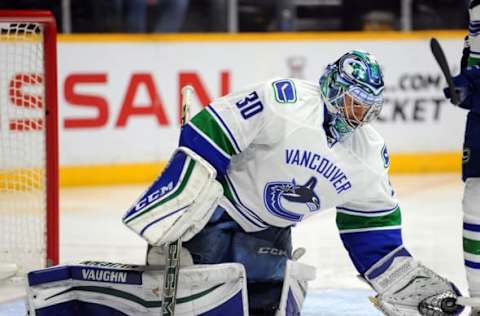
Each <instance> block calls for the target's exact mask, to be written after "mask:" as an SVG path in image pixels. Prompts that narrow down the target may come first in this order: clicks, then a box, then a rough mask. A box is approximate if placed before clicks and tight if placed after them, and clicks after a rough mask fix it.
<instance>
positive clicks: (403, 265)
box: [365, 247, 463, 316]
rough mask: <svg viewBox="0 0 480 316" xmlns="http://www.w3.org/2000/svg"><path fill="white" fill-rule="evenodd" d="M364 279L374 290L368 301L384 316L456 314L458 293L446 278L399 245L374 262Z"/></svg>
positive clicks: (445, 315) (459, 307)
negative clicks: (373, 294)
mask: <svg viewBox="0 0 480 316" xmlns="http://www.w3.org/2000/svg"><path fill="white" fill-rule="evenodd" d="M365 278H366V279H367V281H368V282H369V283H370V285H371V286H372V288H373V289H374V290H375V291H376V292H377V293H378V295H377V296H375V297H372V298H371V301H372V302H373V303H374V305H375V307H377V308H378V309H379V310H380V311H382V312H383V313H384V314H385V315H388V316H397V315H402V316H403V315H405V316H410V315H411V316H414V315H419V313H420V315H436V316H447V315H459V314H460V313H461V312H462V310H463V307H461V306H458V305H456V304H455V302H456V298H457V297H458V296H459V295H460V294H459V292H458V290H457V288H456V287H455V286H454V285H453V284H452V283H451V282H449V281H448V280H446V279H444V278H442V277H440V276H439V275H438V274H436V273H435V272H433V271H432V270H430V269H428V268H427V267H425V266H423V265H422V264H421V263H420V262H418V261H417V260H415V259H414V258H412V257H411V256H410V254H409V253H408V252H407V251H406V250H405V248H403V247H399V248H398V249H396V250H394V251H392V252H391V253H390V254H388V255H387V256H385V257H384V258H382V259H381V260H380V261H379V262H377V263H375V264H374V265H373V266H372V267H370V269H368V271H367V272H365Z"/></svg>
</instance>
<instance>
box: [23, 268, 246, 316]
mask: <svg viewBox="0 0 480 316" xmlns="http://www.w3.org/2000/svg"><path fill="white" fill-rule="evenodd" d="M163 275H164V271H163V270H155V268H152V267H148V266H131V265H124V264H116V263H108V262H86V263H83V264H79V265H68V266H57V267H53V268H48V269H44V270H39V271H34V272H31V273H29V274H28V288H27V309H28V315H32V316H34V315H36V316H47V315H48V316H85V315H91V316H107V315H108V316H126V315H128V316H154V315H155V316H158V315H161V306H162V301H161V298H162V284H163ZM177 294H178V295H177V305H176V309H175V310H176V313H177V314H178V315H182V316H194V315H200V314H201V315H205V316H208V315H232V316H248V298H247V293H246V277H245V270H244V268H243V266H242V265H240V264H237V263H225V264H218V265H201V266H190V267H184V268H181V269H180V274H179V283H178V293H177Z"/></svg>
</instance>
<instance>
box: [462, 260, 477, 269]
mask: <svg viewBox="0 0 480 316" xmlns="http://www.w3.org/2000/svg"><path fill="white" fill-rule="evenodd" d="M465 266H466V267H469V268H472V269H480V263H478V262H473V261H470V260H465Z"/></svg>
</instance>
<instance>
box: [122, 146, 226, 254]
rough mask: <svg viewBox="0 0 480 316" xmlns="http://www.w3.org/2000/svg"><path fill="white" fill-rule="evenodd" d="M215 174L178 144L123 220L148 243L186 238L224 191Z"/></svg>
mask: <svg viewBox="0 0 480 316" xmlns="http://www.w3.org/2000/svg"><path fill="white" fill-rule="evenodd" d="M215 177H216V171H215V169H214V168H213V167H212V166H211V165H210V164H209V163H208V162H207V161H205V160H204V159H203V158H201V157H200V156H198V155H197V154H195V153H194V152H193V151H191V150H189V149H188V148H183V147H180V148H179V149H178V150H177V151H176V152H175V153H174V155H173V157H172V159H171V160H170V162H169V164H168V166H167V167H166V168H165V170H164V171H163V172H162V174H161V175H160V177H159V178H158V179H157V180H156V181H155V182H154V183H153V185H152V186H151V187H150V188H149V189H148V190H147V191H146V192H145V193H144V194H143V195H142V197H141V198H140V199H139V200H138V202H137V203H136V204H135V205H134V206H133V207H132V208H131V209H130V210H129V211H128V212H127V213H126V214H125V216H124V217H123V222H124V223H125V225H127V226H128V227H129V228H130V229H132V230H133V231H134V232H136V233H137V234H138V235H140V236H141V237H143V238H144V239H146V240H147V242H148V243H149V244H151V245H157V246H161V245H165V244H168V243H171V242H173V241H176V240H178V239H180V238H181V239H182V240H184V241H186V240H189V239H190V238H191V237H192V236H194V235H195V234H196V233H197V232H198V231H200V230H201V229H202V228H203V227H204V226H205V224H206V223H207V221H208V219H209V218H210V216H211V215H212V213H213V211H214V209H215V206H216V205H217V201H218V199H219V198H220V197H221V196H222V194H223V189H222V186H221V185H220V183H218V182H217V181H216V180H215Z"/></svg>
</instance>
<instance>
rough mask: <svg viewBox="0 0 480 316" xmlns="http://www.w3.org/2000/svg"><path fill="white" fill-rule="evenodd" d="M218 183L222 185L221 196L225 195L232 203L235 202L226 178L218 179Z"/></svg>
mask: <svg viewBox="0 0 480 316" xmlns="http://www.w3.org/2000/svg"><path fill="white" fill-rule="evenodd" d="M220 184H221V185H222V187H223V196H225V197H226V198H227V200H229V201H230V202H231V203H232V204H233V205H235V204H237V203H235V199H234V198H233V194H232V191H231V190H230V187H229V185H228V182H227V179H225V178H222V179H220Z"/></svg>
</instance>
